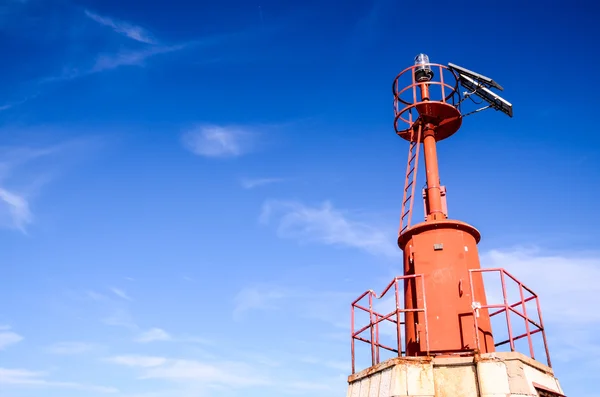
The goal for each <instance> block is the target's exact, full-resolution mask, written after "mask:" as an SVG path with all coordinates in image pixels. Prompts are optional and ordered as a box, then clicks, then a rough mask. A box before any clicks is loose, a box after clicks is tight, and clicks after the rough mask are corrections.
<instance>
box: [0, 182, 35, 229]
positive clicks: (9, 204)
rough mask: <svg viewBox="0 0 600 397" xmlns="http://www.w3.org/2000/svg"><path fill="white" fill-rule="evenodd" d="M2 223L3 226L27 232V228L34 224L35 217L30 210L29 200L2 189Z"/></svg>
mask: <svg viewBox="0 0 600 397" xmlns="http://www.w3.org/2000/svg"><path fill="white" fill-rule="evenodd" d="M0 201H1V202H2V203H3V204H4V205H3V206H1V207H0V222H2V225H4V226H8V227H12V228H15V229H18V230H20V231H21V232H23V233H25V232H26V226H27V225H29V224H31V223H32V222H33V215H32V213H31V211H30V209H29V202H28V201H27V199H26V198H25V197H24V196H22V195H19V194H17V193H13V192H9V191H8V190H6V189H3V188H1V187H0ZM4 211H7V213H4V214H3V213H2V212H4Z"/></svg>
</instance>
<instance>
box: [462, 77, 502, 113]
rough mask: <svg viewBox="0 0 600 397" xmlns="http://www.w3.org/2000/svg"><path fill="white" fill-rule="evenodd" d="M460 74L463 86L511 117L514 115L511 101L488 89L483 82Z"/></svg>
mask: <svg viewBox="0 0 600 397" xmlns="http://www.w3.org/2000/svg"><path fill="white" fill-rule="evenodd" d="M459 76H460V77H459V81H460V84H461V85H462V86H463V87H465V88H466V89H468V90H470V91H471V92H472V93H473V94H475V95H477V96H478V97H480V98H481V99H483V100H484V101H486V102H487V103H489V104H490V106H491V107H492V108H494V109H496V110H500V111H502V112H504V113H506V114H507V115H508V116H509V117H512V116H513V109H512V104H511V103H510V102H508V101H506V100H505V99H503V98H502V97H500V96H499V95H496V94H495V93H493V92H492V91H490V90H488V89H487V88H485V87H484V86H483V85H482V84H481V83H479V82H476V81H475V80H473V79H472V78H470V77H469V76H467V75H463V74H460V73H459Z"/></svg>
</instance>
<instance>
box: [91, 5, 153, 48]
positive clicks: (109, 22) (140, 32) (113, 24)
mask: <svg viewBox="0 0 600 397" xmlns="http://www.w3.org/2000/svg"><path fill="white" fill-rule="evenodd" d="M85 15H86V16H87V17H88V18H90V19H92V20H93V21H95V22H97V23H99V24H101V25H104V26H107V27H110V28H112V30H114V31H115V32H116V33H119V34H121V35H123V36H126V37H129V38H130V39H132V40H135V41H139V42H140V43H146V44H156V43H157V41H156V40H155V39H154V38H153V37H152V35H151V34H150V33H149V32H148V31H147V30H146V29H144V28H142V27H141V26H137V25H134V24H131V23H129V22H125V21H120V20H118V19H115V18H110V17H106V16H101V15H98V14H96V13H94V12H92V11H89V10H85Z"/></svg>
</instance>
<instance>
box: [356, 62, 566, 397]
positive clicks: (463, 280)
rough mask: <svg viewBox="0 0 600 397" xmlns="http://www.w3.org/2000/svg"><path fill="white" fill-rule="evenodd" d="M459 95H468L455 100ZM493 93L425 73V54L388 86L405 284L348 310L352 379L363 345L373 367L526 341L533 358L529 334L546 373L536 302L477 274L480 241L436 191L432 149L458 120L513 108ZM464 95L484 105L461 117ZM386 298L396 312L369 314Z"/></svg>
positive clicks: (475, 83) (465, 75)
mask: <svg viewBox="0 0 600 397" xmlns="http://www.w3.org/2000/svg"><path fill="white" fill-rule="evenodd" d="M459 86H462V87H464V88H466V89H467V91H466V92H464V93H462V94H461V93H460V92H459ZM492 88H496V89H499V90H503V88H502V87H501V86H500V85H498V84H497V83H496V82H495V81H493V80H492V79H490V78H487V77H485V76H482V75H480V74H477V73H474V72H472V71H470V70H467V69H464V68H462V67H459V66H457V65H454V64H448V66H444V65H439V64H432V63H430V62H429V59H428V57H427V56H426V55H424V54H419V55H418V56H417V57H416V58H415V64H414V65H413V66H411V67H409V68H407V69H405V70H404V71H402V72H401V73H400V74H399V75H398V76H397V77H396V78H395V80H394V84H393V94H394V114H395V118H394V127H395V131H396V133H397V134H398V135H399V136H400V137H401V138H403V139H405V140H406V141H408V142H409V150H408V161H407V168H406V179H405V185H404V193H403V197H402V205H401V207H402V210H401V216H400V229H399V232H398V246H399V247H400V249H402V251H403V264H404V266H403V269H404V275H402V276H398V277H396V278H394V280H392V282H391V283H390V284H388V286H387V287H386V288H385V289H384V291H383V292H382V293H381V294H379V295H377V294H376V293H375V292H373V291H372V290H369V291H367V292H365V293H364V294H362V295H361V296H360V297H359V298H358V299H357V300H355V301H354V302H353V303H352V373H353V374H354V373H355V343H356V342H357V341H360V342H366V343H368V344H369V345H370V348H371V349H370V350H371V361H372V366H374V367H375V366H377V365H379V364H380V363H381V358H380V352H381V351H382V350H387V351H390V352H392V353H394V354H396V355H397V356H398V357H414V358H416V359H419V358H420V359H430V360H431V359H434V358H435V357H456V356H459V357H465V356H467V357H480V356H481V355H486V354H496V353H494V352H495V351H496V348H497V347H500V346H509V348H510V351H511V352H516V347H515V342H516V341H518V340H526V341H527V342H528V345H529V356H530V357H531V358H533V359H535V354H534V343H533V339H532V336H534V335H536V334H540V335H541V336H542V339H541V342H542V344H543V347H544V350H545V353H546V359H547V364H548V368H550V358H549V354H548V348H547V344H546V336H545V332H544V326H543V322H542V317H541V311H540V306H539V301H538V296H537V295H536V294H535V293H534V292H533V291H531V290H530V289H529V288H527V287H526V286H525V285H523V284H522V283H521V282H519V281H518V280H517V279H516V278H515V277H513V276H512V275H510V274H509V273H508V272H506V271H505V270H504V269H500V268H498V269H481V267H480V263H479V254H478V250H477V244H478V242H479V240H480V238H481V235H480V233H479V231H478V230H477V229H475V228H474V227H473V226H471V225H469V224H467V223H465V222H462V221H459V220H453V219H449V218H448V210H447V205H446V189H445V187H444V186H442V185H441V182H440V172H439V168H438V159H437V142H439V141H441V140H443V139H446V138H449V137H451V136H452V135H453V134H454V133H456V132H457V131H458V130H459V128H460V126H461V124H462V121H463V119H464V118H465V117H466V116H469V115H471V114H473V113H477V112H479V111H481V110H484V109H488V108H492V109H496V110H500V111H502V112H504V113H505V114H507V115H508V116H510V117H512V105H511V104H510V103H509V102H507V101H505V100H504V99H502V98H501V97H499V96H498V95H497V94H495V93H494V92H493V91H491V89H492ZM473 96H477V97H479V98H480V99H482V100H484V101H485V102H487V105H486V106H483V107H481V108H479V109H475V110H473V111H471V112H463V111H462V106H463V102H465V100H467V99H473V98H472V97H473ZM421 149H422V152H423V158H424V161H425V167H424V169H425V179H426V187H425V189H423V191H422V196H423V206H424V212H425V220H424V222H421V223H417V224H414V225H413V224H411V218H412V212H413V203H414V198H415V189H416V185H417V171H418V168H419V167H418V165H419V157H420V152H421ZM484 272H491V273H495V274H497V275H499V278H500V285H501V294H502V296H501V297H500V301H501V302H499V303H497V304H495V303H494V304H490V303H488V301H487V297H486V291H485V289H484V282H483V276H482V275H483V273H484ZM509 283H513V284H514V286H515V288H516V290H517V291H518V296H517V298H515V300H514V301H512V300H511V297H510V296H509V294H508V292H507V286H508V284H509ZM390 291H393V293H395V297H394V298H395V302H396V306H395V309H394V310H392V311H391V312H390V313H379V312H377V311H376V310H375V308H374V304H375V300H377V299H381V298H382V297H383V296H385V295H386V294H388V292H390ZM367 300H368V302H367ZM529 302H532V303H535V307H534V308H535V310H532V309H529V313H528V312H527V309H528V308H527V304H528V303H529ZM356 311H361V312H366V313H367V314H368V316H369V322H368V324H367V325H364V326H362V327H360V326H359V325H357V324H355V322H356ZM532 311H533V312H534V313H532ZM497 315H502V316H503V317H504V318H505V319H506V325H505V327H506V328H505V329H504V331H506V334H507V336H508V338H507V339H506V340H496V339H497V338H494V334H493V333H492V322H491V318H492V317H494V316H497ZM515 316H516V318H517V319H518V320H517V321H519V322H520V324H523V325H524V331H523V332H522V333H520V334H515V332H514V326H515V324H514V322H515V320H514V318H515ZM535 317H537V318H535ZM511 318H512V320H511ZM511 321H512V322H513V323H511ZM383 323H388V324H389V323H391V324H393V325H394V327H395V333H396V337H395V339H396V341H395V345H396V346H389V345H387V344H384V343H383V342H382V340H381V339H380V332H379V331H380V326H381V325H382V324H383ZM367 332H368V333H369V334H368V335H367ZM365 376H366V375H365ZM351 378H352V376H351ZM353 379H355V380H356V379H358V378H353ZM480 381H481V379H480ZM538 386H539V385H538ZM536 387H537V386H536ZM540 387H542V389H543V386H540ZM542 389H540V390H542ZM559 389H560V387H558V389H556V388H554V389H553V388H550V389H549V390H555V391H556V390H559ZM559 391H560V390H559ZM362 393H363V392H362V391H361V395H363V394H362ZM365 395H366V394H365ZM368 395H369V396H370V395H371V394H370V393H369V394H368ZM408 395H411V394H410V393H409V394H408ZM419 395H420V394H419ZM436 395H437V394H436ZM443 395H446V394H443ZM494 395H495V394H494ZM556 395H561V394H556Z"/></svg>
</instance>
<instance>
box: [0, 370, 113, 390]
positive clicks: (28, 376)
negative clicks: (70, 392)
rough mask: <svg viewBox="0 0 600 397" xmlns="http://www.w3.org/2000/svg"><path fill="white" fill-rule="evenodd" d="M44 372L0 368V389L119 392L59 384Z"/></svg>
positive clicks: (83, 385)
mask: <svg viewBox="0 0 600 397" xmlns="http://www.w3.org/2000/svg"><path fill="white" fill-rule="evenodd" d="M46 377H47V374H46V373H44V372H34V371H29V370H25V369H11V368H0V385H1V386H0V389H3V390H4V389H5V388H8V387H9V386H37V387H46V388H47V387H52V388H61V389H75V390H81V391H89V392H98V393H117V392H118V391H119V390H118V389H116V388H114V387H106V386H96V385H88V384H83V383H76V382H60V381H53V380H49V379H47V378H46Z"/></svg>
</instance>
